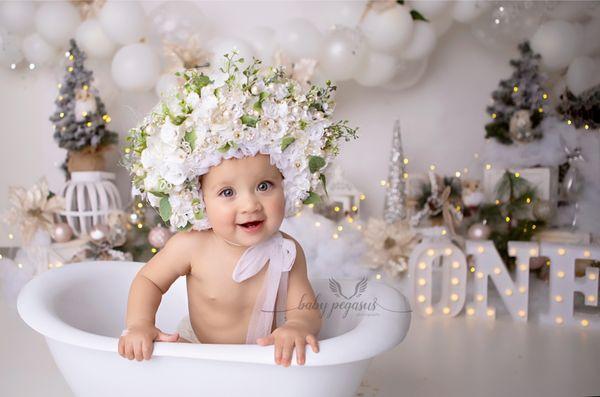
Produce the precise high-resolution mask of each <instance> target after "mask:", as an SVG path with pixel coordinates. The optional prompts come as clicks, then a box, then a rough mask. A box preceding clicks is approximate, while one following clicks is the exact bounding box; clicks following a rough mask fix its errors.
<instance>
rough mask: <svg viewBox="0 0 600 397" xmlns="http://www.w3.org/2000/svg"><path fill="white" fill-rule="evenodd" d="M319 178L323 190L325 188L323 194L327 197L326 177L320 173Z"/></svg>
mask: <svg viewBox="0 0 600 397" xmlns="http://www.w3.org/2000/svg"><path fill="white" fill-rule="evenodd" d="M319 179H320V180H321V183H322V184H323V190H325V194H326V195H327V197H329V193H327V179H326V178H325V174H320V175H319Z"/></svg>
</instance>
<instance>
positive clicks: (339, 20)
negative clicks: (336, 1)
mask: <svg viewBox="0 0 600 397" xmlns="http://www.w3.org/2000/svg"><path fill="white" fill-rule="evenodd" d="M366 7H367V1H364V0H358V1H345V2H343V3H342V4H341V5H340V6H339V8H338V10H339V11H338V12H337V13H336V14H335V16H334V20H333V22H334V24H337V25H343V26H348V27H350V28H354V27H356V26H357V25H358V24H359V23H360V18H361V17H362V15H363V13H364V11H365V8H366Z"/></svg>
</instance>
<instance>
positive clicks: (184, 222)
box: [119, 52, 356, 367]
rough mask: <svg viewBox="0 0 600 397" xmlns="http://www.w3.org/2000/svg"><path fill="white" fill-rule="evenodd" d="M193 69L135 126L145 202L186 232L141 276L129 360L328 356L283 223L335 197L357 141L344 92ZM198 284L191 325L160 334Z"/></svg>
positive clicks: (131, 157) (136, 186) (124, 342)
mask: <svg viewBox="0 0 600 397" xmlns="http://www.w3.org/2000/svg"><path fill="white" fill-rule="evenodd" d="M260 63H261V62H260V61H259V60H257V59H254V60H253V62H252V63H251V64H250V65H249V66H247V67H245V68H244V69H243V70H241V66H242V64H244V60H243V59H237V58H236V53H235V52H234V53H233V55H230V54H227V55H225V60H224V61H223V66H222V67H221V68H220V69H219V71H218V72H213V73H211V74H208V75H205V74H204V73H200V72H199V71H198V70H188V71H185V72H184V73H183V75H180V76H179V77H180V78H182V80H183V81H182V84H180V85H179V86H178V87H177V89H176V90H175V91H174V92H172V93H171V94H169V95H168V96H167V97H165V98H163V100H162V102H161V103H159V105H158V106H156V107H155V108H154V110H153V112H152V113H151V114H150V115H149V116H148V117H146V118H145V119H144V120H143V121H142V123H141V124H140V125H138V126H137V127H136V128H133V129H131V130H130V134H129V136H128V138H127V140H128V141H129V143H130V145H129V147H128V148H127V149H126V150H125V152H126V155H125V156H124V159H125V163H124V165H125V166H126V167H127V168H128V169H129V171H130V173H131V175H132V177H133V193H134V194H141V195H142V196H143V197H145V198H146V199H147V200H148V202H149V203H150V204H151V205H152V206H154V207H156V208H157V209H158V211H159V214H160V216H161V217H162V219H163V221H164V222H165V223H166V224H167V225H168V226H169V227H170V228H171V230H179V231H180V232H179V233H177V234H175V235H174V236H173V237H172V238H171V239H170V240H169V241H168V242H167V244H166V245H165V247H164V248H163V249H162V250H160V251H159V252H158V253H157V254H156V255H155V256H154V257H153V258H152V259H151V260H150V261H149V262H148V263H147V264H145V265H144V266H143V267H142V268H141V269H140V271H139V272H138V273H137V275H136V277H135V278H134V280H133V283H132V285H131V289H130V293H129V301H128V305H127V318H126V330H124V331H123V334H122V335H121V337H120V339H119V354H121V355H122V356H123V357H126V358H128V359H130V360H132V359H134V358H135V359H137V360H138V361H141V360H142V359H149V358H150V356H151V354H152V351H153V342H154V341H164V342H191V343H226V344H230V343H231V344H240V343H246V344H259V345H261V346H268V345H274V356H275V363H276V364H278V365H283V366H286V367H287V366H289V365H291V358H292V354H293V352H294V351H295V352H296V360H297V363H298V364H299V365H302V364H304V362H305V357H306V345H307V344H308V345H310V347H311V348H312V350H313V352H315V353H317V352H318V351H319V346H318V341H317V335H318V333H319V331H320V328H321V313H320V310H319V309H318V305H317V304H316V297H315V294H314V292H313V290H312V288H311V285H310V283H309V281H308V278H307V270H306V259H305V257H304V253H303V251H302V248H301V247H300V245H299V244H298V243H297V242H296V240H294V239H293V238H292V237H291V236H289V235H287V234H285V233H281V232H280V231H279V227H280V225H281V223H282V221H283V218H284V217H286V216H293V215H294V214H296V213H297V212H298V211H299V210H300V209H301V207H302V205H303V204H310V203H314V202H316V201H317V200H318V199H319V197H320V196H319V194H317V193H316V191H317V190H319V189H321V190H322V191H324V192H325V193H326V187H325V180H326V179H325V175H324V172H323V171H324V169H325V168H326V166H327V164H328V162H329V159H331V158H332V157H333V156H335V155H336V154H337V153H338V146H337V140H339V139H340V138H341V137H344V138H345V139H346V140H349V137H354V138H355V137H356V135H355V134H356V130H355V129H351V128H349V127H347V126H346V125H345V123H346V122H345V121H343V122H337V123H333V122H332V121H331V119H330V117H331V114H332V112H333V108H334V103H333V101H332V99H331V95H332V93H333V91H334V90H335V88H336V87H335V86H333V85H331V83H330V82H329V81H328V82H327V85H326V87H317V86H311V87H310V88H308V86H307V85H306V84H301V83H300V82H298V81H295V80H293V79H291V78H290V77H288V76H287V75H286V74H285V73H284V70H283V69H282V68H281V67H280V68H267V69H260V68H259V66H260ZM184 275H185V276H186V280H187V292H188V303H189V308H188V309H189V316H188V317H185V318H184V319H183V320H182V321H181V322H180V325H179V328H178V331H179V332H176V333H174V334H167V333H164V332H162V331H161V330H159V329H158V328H156V326H155V315H156V311H157V309H158V306H159V304H160V301H161V297H162V295H163V294H164V293H165V292H166V291H167V290H168V289H169V287H170V286H171V284H172V283H173V282H174V281H175V280H176V279H177V278H178V277H180V276H184Z"/></svg>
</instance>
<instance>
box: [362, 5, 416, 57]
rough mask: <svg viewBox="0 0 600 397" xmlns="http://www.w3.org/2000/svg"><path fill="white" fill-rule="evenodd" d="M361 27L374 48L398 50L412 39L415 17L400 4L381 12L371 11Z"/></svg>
mask: <svg viewBox="0 0 600 397" xmlns="http://www.w3.org/2000/svg"><path fill="white" fill-rule="evenodd" d="M360 27H361V29H362V30H363V32H364V34H365V36H366V38H367V40H368V41H369V44H370V45H371V47H373V48H374V49H376V50H380V51H390V50H397V49H401V48H402V47H403V46H404V45H406V44H407V43H408V42H409V41H410V39H411V36H412V33H413V19H412V16H411V15H410V12H409V10H408V8H407V7H403V6H400V5H398V6H395V7H392V8H389V9H387V10H385V11H383V12H381V13H380V12H378V11H374V10H371V11H369V12H368V13H367V14H366V15H365V18H364V19H363V21H362V23H361V24H360Z"/></svg>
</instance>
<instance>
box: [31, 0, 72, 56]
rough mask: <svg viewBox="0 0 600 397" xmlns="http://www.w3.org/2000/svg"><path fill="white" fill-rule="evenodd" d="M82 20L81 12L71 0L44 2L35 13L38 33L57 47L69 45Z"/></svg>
mask: <svg viewBox="0 0 600 397" xmlns="http://www.w3.org/2000/svg"><path fill="white" fill-rule="evenodd" d="M80 21H81V17H80V16H79V12H78V11H77V9H76V8H75V6H73V5H72V4H71V3H69V2H47V3H42V5H40V7H39V8H38V9H37V12H36V13H35V27H36V29H37V31H38V33H39V34H40V35H41V36H42V37H43V38H44V39H45V40H46V41H47V42H48V44H50V45H53V46H56V47H64V46H67V45H68V42H69V39H70V38H71V37H73V32H75V29H76V28H77V26H78V25H79V23H80Z"/></svg>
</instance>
